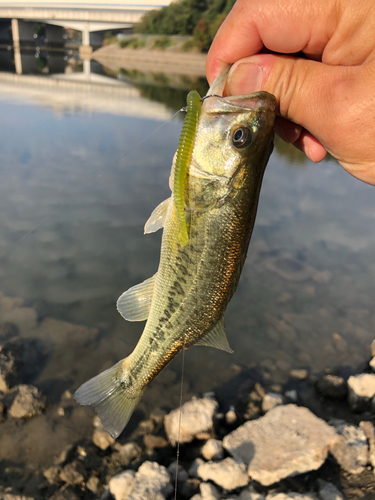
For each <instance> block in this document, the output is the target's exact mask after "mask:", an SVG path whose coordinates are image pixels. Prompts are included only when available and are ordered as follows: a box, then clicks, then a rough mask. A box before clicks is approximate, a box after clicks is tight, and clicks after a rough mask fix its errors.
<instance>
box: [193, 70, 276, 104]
mask: <svg viewBox="0 0 375 500" xmlns="http://www.w3.org/2000/svg"><path fill="white" fill-rule="evenodd" d="M231 67H232V65H231V64H230V65H228V66H227V67H226V68H224V69H223V71H222V72H221V73H220V74H219V75H218V76H217V77H216V78H215V80H214V82H213V84H212V85H211V87H210V88H209V90H208V92H207V94H206V96H205V98H204V100H205V101H208V102H209V101H211V99H210V98H216V102H217V103H218V102H221V103H225V104H224V105H222V106H220V105H219V104H218V107H220V108H221V109H220V112H221V113H223V112H227V113H240V112H244V111H248V110H253V111H255V110H257V109H259V108H265V109H269V110H270V111H271V112H273V113H276V106H277V103H276V98H275V96H274V95H272V94H270V93H269V92H266V91H264V90H262V91H259V92H253V93H252V94H245V95H239V96H227V97H223V92H224V89H225V85H226V83H227V78H228V73H229V70H230V68H231ZM211 103H212V101H211ZM205 104H206V102H204V103H203V105H205ZM205 107H207V108H211V105H208V106H205ZM212 107H213V108H215V106H212ZM209 112H215V111H214V110H211V109H210V110H209ZM216 112H217V111H216Z"/></svg>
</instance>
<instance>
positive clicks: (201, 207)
mask: <svg viewBox="0 0 375 500" xmlns="http://www.w3.org/2000/svg"><path fill="white" fill-rule="evenodd" d="M224 77H225V75H224V76H223V75H221V76H219V78H218V79H217V81H216V82H214V84H213V86H212V87H211V89H210V90H209V93H208V95H207V96H206V98H205V99H204V101H203V105H202V110H201V114H200V118H199V122H198V125H197V131H196V134H195V138H194V144H193V148H192V152H191V155H190V162H189V164H188V165H187V173H186V181H185V182H184V204H185V213H186V227H187V230H188V241H187V242H186V241H185V242H184V243H183V244H182V243H181V241H180V238H179V233H180V225H179V221H178V217H177V211H176V206H175V203H174V195H173V194H172V196H171V198H169V199H168V200H165V201H164V202H162V203H161V204H160V205H159V206H158V207H157V208H156V209H155V210H154V212H153V213H152V214H151V217H150V219H149V220H148V221H147V223H146V226H145V233H150V232H154V231H156V230H158V229H160V228H163V238H162V244H161V256H160V263H159V268H158V272H157V273H156V274H155V275H154V276H153V277H152V278H150V279H148V280H146V281H144V282H143V283H141V284H140V285H137V286H134V287H132V288H130V289H129V290H128V291H127V292H125V293H124V294H122V295H121V297H120V298H119V300H118V303H117V307H118V310H119V312H120V313H121V314H122V315H123V317H124V318H125V319H128V320H130V321H141V320H145V319H147V323H146V325H145V328H144V331H143V333H142V336H141V338H140V340H139V342H138V344H137V345H136V347H135V349H134V351H133V352H132V353H131V354H130V355H129V356H128V357H127V358H125V359H122V360H121V361H119V362H118V363H117V364H115V365H114V366H113V367H112V368H109V369H108V370H106V371H104V372H103V373H101V374H99V375H97V376H96V377H94V378H92V379H91V380H89V381H88V382H86V383H84V384H83V385H82V386H81V387H80V388H79V389H78V390H77V391H76V393H75V395H74V397H75V399H76V401H77V402H78V403H80V404H83V405H92V406H94V408H95V410H96V412H97V413H98V415H99V417H100V418H101V421H102V423H103V426H104V428H105V429H106V430H107V431H108V432H109V434H111V436H113V437H114V438H115V437H117V436H118V435H119V434H120V433H121V432H122V430H123V429H124V427H125V426H126V424H127V422H128V421H129V419H130V417H131V415H132V413H133V411H134V408H135V407H136V405H137V403H138V401H139V399H140V398H141V396H142V394H143V393H144V391H145V389H146V387H147V386H148V385H149V383H150V382H151V381H152V380H153V379H154V378H155V377H156V376H157V375H158V373H160V371H161V370H162V369H163V368H164V367H165V366H166V365H167V364H168V363H169V362H170V361H171V360H172V359H173V358H174V357H175V356H176V355H177V354H178V353H179V352H180V351H181V349H183V348H188V347H190V346H192V345H206V346H212V347H216V348H218V349H223V350H225V351H228V352H231V349H230V347H229V343H228V340H227V337H226V334H225V331H224V312H225V309H226V307H227V305H228V303H229V301H230V299H231V298H232V296H233V293H234V292H235V290H236V287H237V284H238V281H239V278H240V273H241V270H242V267H243V264H244V261H245V258H246V253H247V248H248V245H249V241H250V236H251V233H252V229H253V226H254V222H255V215H256V211H257V205H258V198H259V193H260V188H261V183H262V178H263V173H264V169H265V167H266V164H267V162H268V158H269V156H270V154H271V152H272V149H273V141H274V131H273V124H274V119H275V109H276V101H275V98H274V96H272V95H270V94H268V93H267V92H257V93H254V94H251V95H245V96H235V97H219V96H217V95H211V94H218V93H220V95H222V90H223V86H224V84H225V79H224ZM223 82H224V83H223ZM175 158H176V156H175ZM174 164H175V161H174ZM174 164H173V165H172V175H171V179H173V170H174ZM170 184H172V185H171V188H172V193H173V181H172V183H171V182H170Z"/></svg>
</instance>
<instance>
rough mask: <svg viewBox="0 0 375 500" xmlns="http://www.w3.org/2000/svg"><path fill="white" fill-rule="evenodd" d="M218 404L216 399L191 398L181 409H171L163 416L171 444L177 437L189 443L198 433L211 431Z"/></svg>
mask: <svg viewBox="0 0 375 500" xmlns="http://www.w3.org/2000/svg"><path fill="white" fill-rule="evenodd" d="M218 406H219V405H218V403H217V401H215V400H213V399H210V398H202V399H192V400H191V401H188V402H187V403H185V404H184V405H183V406H182V407H181V409H180V408H177V409H175V410H172V411H171V412H170V413H169V414H168V415H167V416H166V417H165V418H164V427H165V432H166V433H167V437H168V440H169V442H170V443H171V444H172V446H175V445H176V443H177V440H178V438H179V437H180V443H189V442H190V441H192V440H193V439H194V438H196V437H197V436H198V435H199V434H202V433H207V432H212V430H213V426H214V418H215V415H216V413H217V409H218ZM180 411H181V418H180ZM180 422H181V428H180V431H179V427H180Z"/></svg>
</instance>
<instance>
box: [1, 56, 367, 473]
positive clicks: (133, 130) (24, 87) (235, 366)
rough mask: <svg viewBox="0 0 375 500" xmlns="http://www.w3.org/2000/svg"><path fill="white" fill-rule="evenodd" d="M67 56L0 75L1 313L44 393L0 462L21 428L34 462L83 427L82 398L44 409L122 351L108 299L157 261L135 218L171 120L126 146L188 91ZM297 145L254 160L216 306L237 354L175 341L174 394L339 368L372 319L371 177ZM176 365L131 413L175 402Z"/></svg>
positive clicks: (10, 429) (161, 184) (149, 192)
mask: <svg viewBox="0 0 375 500" xmlns="http://www.w3.org/2000/svg"><path fill="white" fill-rule="evenodd" d="M69 61H71V59H69V58H68V60H67V61H65V62H64V65H65V66H64V68H65V69H64V73H61V74H60V76H59V77H58V78H57V77H56V74H52V76H44V77H42V76H37V75H15V74H14V73H13V74H9V73H8V74H7V73H4V72H3V73H1V74H0V97H1V100H0V131H1V133H0V178H1V183H0V279H1V285H0V291H1V292H2V294H4V295H1V296H0V322H1V321H4V320H6V321H10V322H12V323H15V324H16V325H17V326H18V328H19V334H20V335H21V336H22V337H23V338H24V339H25V341H27V342H28V345H30V346H33V347H32V348H30V350H29V351H28V354H27V358H26V364H25V369H26V371H25V372H24V382H26V383H29V382H32V383H35V384H36V385H38V387H40V388H41V389H42V390H43V391H44V392H46V393H47V395H48V397H49V398H50V401H51V409H50V410H49V413H47V415H46V416H45V417H42V418H41V419H39V420H38V419H35V420H31V421H30V423H25V425H24V426H22V427H21V426H19V427H17V425H16V424H15V423H14V422H12V421H9V422H7V423H6V424H2V426H3V432H4V435H9V436H14V437H12V439H9V443H8V445H7V446H5V444H4V445H3V448H2V450H0V459H1V458H3V456H6V458H7V459H12V460H14V461H15V462H19V463H22V462H23V461H25V460H27V459H28V458H29V457H28V455H27V453H26V451H25V449H24V447H23V444H22V443H23V442H24V440H26V441H27V446H28V447H29V448H30V449H31V450H33V453H36V452H35V450H36V449H38V450H39V451H38V454H37V456H33V458H35V460H45V461H46V462H48V460H49V456H48V454H51V453H53V454H56V453H57V452H58V451H59V448H58V447H59V446H60V445H61V446H63V445H64V444H65V442H69V440H74V439H76V440H77V439H78V438H79V436H82V435H88V434H89V433H90V432H91V427H90V425H91V424H90V421H89V417H90V413H88V410H87V409H86V408H79V407H76V406H72V408H71V409H70V410H69V412H68V411H67V412H66V416H65V417H64V419H61V418H60V417H57V413H56V411H57V405H58V404H59V402H60V398H61V395H62V394H63V391H64V390H65V389H70V390H73V389H75V388H76V387H78V385H79V384H80V383H82V382H83V381H85V380H87V379H88V378H90V377H91V376H93V375H95V374H96V373H98V372H99V371H100V370H102V369H104V368H106V367H108V366H110V365H112V364H113V363H115V362H116V361H118V359H119V358H120V357H125V356H126V355H128V354H129V353H130V352H131V350H132V349H133V348H134V345H135V343H136V342H137V339H138V338H139V335H140V334H141V331H142V328H143V325H140V324H134V323H126V322H124V320H123V319H122V318H121V317H120V316H119V315H118V313H117V311H116V308H115V301H116V299H117V297H118V296H119V295H120V294H121V293H122V292H123V291H124V290H126V289H127V288H128V287H130V286H132V285H134V284H136V283H138V282H140V281H142V280H144V279H146V278H148V277H150V276H151V275H152V274H154V273H155V270H156V268H157V264H158V257H159V249H160V234H156V235H149V236H144V235H143V225H144V223H145V221H146V220H147V218H148V217H149V215H150V213H151V211H152V210H153V209H154V207H155V206H156V205H157V204H158V203H160V202H161V201H162V200H163V199H165V198H166V197H167V196H169V188H168V177H169V170H170V165H171V161H172V157H173V154H174V151H175V149H176V146H177V144H178V138H179V132H180V128H181V124H182V121H181V118H182V116H178V115H177V117H176V118H175V119H174V120H172V121H169V122H167V123H166V124H165V125H164V126H163V127H162V128H161V129H159V130H158V131H157V132H156V133H153V134H152V135H151V136H150V137H149V138H148V139H147V140H146V141H145V142H143V143H142V146H141V147H136V145H137V144H138V143H139V142H140V141H142V140H143V139H144V138H146V137H148V136H149V135H150V134H151V133H152V132H153V131H154V130H155V129H157V128H158V127H159V126H160V125H161V124H162V123H163V121H165V120H166V119H168V118H170V117H171V115H172V109H179V108H180V107H181V106H182V105H183V104H184V103H181V100H182V96H183V94H184V93H185V94H186V90H189V89H190V88H193V87H194V85H193V84H192V87H190V88H188V89H186V90H185V87H184V88H182V82H181V80H180V81H179V86H178V88H177V89H176V90H173V86H172V83H171V80H168V85H165V83H166V82H165V81H163V80H160V76H158V75H145V74H139V73H134V72H124V71H120V72H118V73H113V70H112V72H111V71H109V70H106V69H105V68H102V67H101V66H98V65H97V64H96V63H94V62H93V63H91V65H90V79H89V80H86V79H85V76H84V72H83V71H79V68H80V67H82V69H83V65H82V66H80V64H81V63H80V62H79V61H77V62H76V63H75V65H74V69H77V71H71V72H67V71H66V68H67V67H69V64H73V62H71V63H69ZM3 69H5V68H4V67H3ZM13 71H14V68H13ZM49 75H51V73H50V66H49ZM33 82H34V83H33ZM157 83H159V84H157ZM184 85H185V84H184ZM186 87H189V82H186ZM199 90H200V91H201V92H202V93H204V90H203V91H202V88H199ZM125 153H126V156H125V157H124V158H122V157H123V155H124V154H125ZM296 155H299V153H298V152H297V153H295V150H294V149H293V148H292V147H291V146H286V145H285V144H284V143H281V142H277V143H276V148H275V152H274V154H273V156H272V158H271V161H270V164H269V166H268V167H267V171H266V175H265V180H264V186H263V189H262V194H261V200H260V206H259V214H258V219H257V223H256V226H255V230H254V234H253V238H252V243H251V245H250V249H249V255H248V259H247V262H246V264H245V267H244V271H243V276H242V278H241V282H240V284H239V287H238V291H237V293H236V295H235V297H234V299H233V300H232V302H231V304H230V306H229V308H228V312H227V315H226V325H227V331H228V338H229V341H230V343H231V345H232V347H233V348H234V351H235V354H234V355H233V356H229V355H228V354H226V353H222V352H219V351H215V350H213V349H208V348H204V347H201V348H198V347H195V348H192V349H190V350H188V352H187V355H186V371H185V380H186V385H185V399H187V398H189V397H190V396H191V395H192V394H196V393H197V392H203V391H206V390H209V389H212V388H214V389H215V390H217V392H218V394H219V396H221V397H223V400H225V401H228V404H229V401H231V398H233V397H234V393H233V391H234V386H233V383H232V382H233V380H239V378H236V377H240V375H239V374H241V373H245V372H246V373H248V372H247V371H246V370H248V369H249V368H251V367H256V369H257V370H258V372H260V373H261V374H262V376H263V377H264V379H266V380H272V381H274V382H285V381H286V380H287V379H288V377H289V371H290V369H292V368H301V367H303V368H307V369H308V370H309V371H310V372H317V371H320V370H323V369H325V368H327V367H334V366H344V365H346V366H347V367H348V369H349V370H351V369H354V368H355V367H356V365H357V364H358V363H361V362H363V360H365V359H366V357H367V353H368V346H369V343H370V342H371V340H372V337H373V328H374V326H375V313H374V310H373V304H372V301H373V299H372V297H373V296H374V294H375V285H374V283H375V267H374V263H373V255H374V250H375V206H374V201H373V188H372V187H370V186H367V185H365V184H363V183H360V182H358V181H356V180H354V179H353V178H351V177H350V176H349V175H348V174H346V173H345V172H344V171H343V170H342V169H341V168H340V167H339V166H338V164H337V163H336V162H335V161H333V160H327V161H325V162H324V163H322V164H319V165H314V164H312V163H311V162H309V161H308V160H306V159H304V157H300V156H296ZM302 158H303V159H302ZM120 159H121V160H120ZM297 161H298V162H297ZM301 164H303V168H290V167H291V165H298V166H299V165H301ZM26 235H27V236H26ZM6 297H20V298H22V301H23V302H22V301H20V300H18V299H17V300H13V299H7V298H6ZM77 324H79V325H83V326H81V327H79V328H78V329H77V327H76V326H74V325H77ZM36 352H37V354H35V353H36ZM35 356H37V358H36V357H35ZM30 367H33V369H31V368H30ZM35 367H37V369H35ZM242 370H245V372H243V371H242ZM179 374H180V359H179V358H177V359H176V360H175V361H174V362H173V363H172V364H171V366H170V367H168V368H167V369H166V370H165V371H164V372H163V374H161V375H160V377H158V378H157V379H156V380H155V381H154V383H153V384H152V385H151V387H150V388H149V390H147V391H146V394H145V397H144V398H143V400H142V403H141V405H140V407H139V410H138V414H136V416H137V415H138V417H139V415H140V414H141V413H140V412H144V413H147V412H148V411H149V410H150V408H151V407H153V406H163V405H164V406H166V407H171V406H175V405H177V404H178V398H179V389H180V386H179ZM55 410H56V411H55ZM54 412H55V413H54ZM38 422H39V423H38ZM132 425H133V426H134V423H133V424H132ZM38 426H39V427H38ZM56 429H57V430H56ZM129 429H130V430H131V426H130V427H129ZM31 430H32V432H31ZM54 436H55V437H54ZM56 436H58V438H59V439H60V441H58V440H57V437H56ZM15 440H17V442H16V441H15ZM33 440H34V441H33ZM50 440H54V441H53V442H54V443H55V447H54V448H53V447H51V445H50V443H51V442H52V441H50ZM26 441H25V442H26ZM59 443H60V444H59ZM61 443H62V444H61ZM52 448H53V449H52Z"/></svg>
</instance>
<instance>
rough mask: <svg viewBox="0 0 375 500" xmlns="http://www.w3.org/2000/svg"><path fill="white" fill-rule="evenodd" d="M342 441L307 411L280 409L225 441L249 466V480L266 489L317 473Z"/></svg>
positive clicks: (291, 407)
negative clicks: (335, 446)
mask: <svg viewBox="0 0 375 500" xmlns="http://www.w3.org/2000/svg"><path fill="white" fill-rule="evenodd" d="M338 439H339V437H338V435H337V434H336V432H335V430H334V429H333V428H332V427H330V426H329V425H328V424H327V423H326V422H324V421H323V420H321V419H320V418H318V417H316V416H315V415H314V414H313V413H311V412H310V410H308V409H307V408H302V407H298V406H296V405H293V404H290V405H285V406H277V407H276V408H274V409H272V410H270V411H269V412H268V413H266V415H265V416H264V417H261V418H260V419H258V420H252V421H249V422H246V423H245V424H243V425H242V426H241V427H239V428H238V429H236V430H235V431H233V432H231V433H230V434H228V435H227V436H226V437H225V438H224V439H223V445H224V448H225V449H226V450H227V451H228V452H229V453H230V454H231V455H232V456H233V458H234V459H235V460H237V461H241V462H244V463H245V464H246V465H248V474H249V476H250V477H251V478H252V479H254V480H256V481H258V482H260V483H261V484H262V485H264V486H269V485H271V484H273V483H276V482H278V481H280V480H281V479H284V478H286V477H290V476H294V475H296V474H301V473H302V472H308V471H311V470H316V469H318V468H319V467H320V466H321V465H322V464H323V462H324V461H325V459H326V457H327V454H328V450H329V448H330V447H332V446H333V444H334V443H335V442H336V441H337V440H338Z"/></svg>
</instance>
